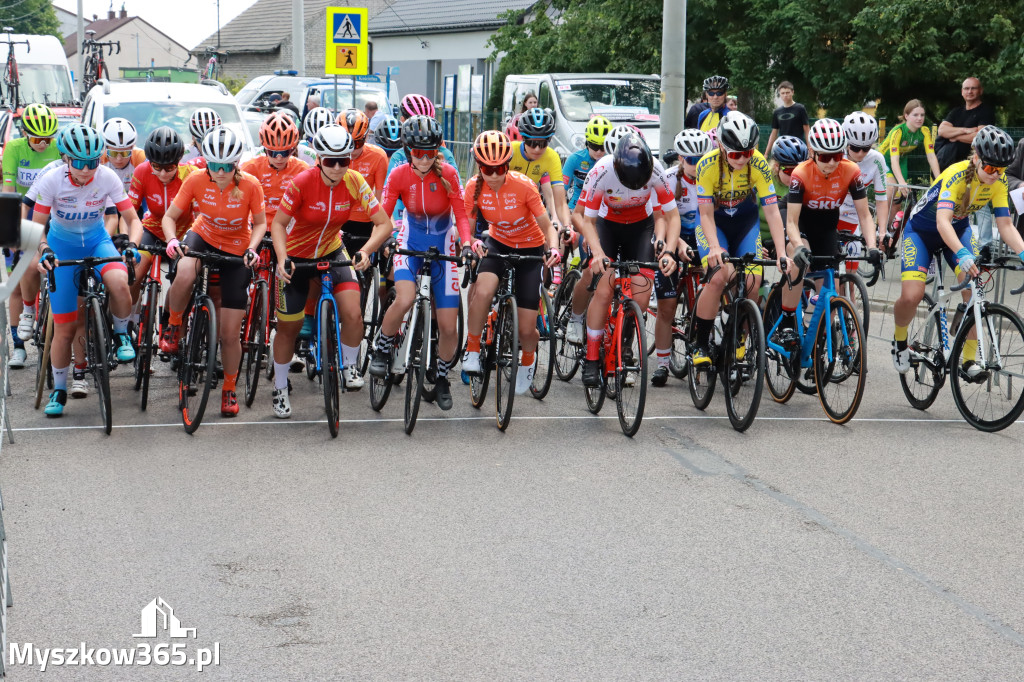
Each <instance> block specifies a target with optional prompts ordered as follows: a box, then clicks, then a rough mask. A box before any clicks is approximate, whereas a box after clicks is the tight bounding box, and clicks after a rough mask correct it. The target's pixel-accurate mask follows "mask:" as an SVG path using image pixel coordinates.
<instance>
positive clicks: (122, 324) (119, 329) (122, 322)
mask: <svg viewBox="0 0 1024 682" xmlns="http://www.w3.org/2000/svg"><path fill="white" fill-rule="evenodd" d="M110 317H111V318H113V320H114V333H115V334H125V333H127V332H128V318H127V317H118V316H117V315H115V314H114V313H110Z"/></svg>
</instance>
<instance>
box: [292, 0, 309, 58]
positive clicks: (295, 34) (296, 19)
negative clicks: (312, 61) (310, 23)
mask: <svg viewBox="0 0 1024 682" xmlns="http://www.w3.org/2000/svg"><path fill="white" fill-rule="evenodd" d="M302 4H303V2H302V0H292V68H293V69H295V70H296V71H298V72H299V75H300V76H305V75H306V30H305V26H304V21H305V19H304V17H303V15H302Z"/></svg>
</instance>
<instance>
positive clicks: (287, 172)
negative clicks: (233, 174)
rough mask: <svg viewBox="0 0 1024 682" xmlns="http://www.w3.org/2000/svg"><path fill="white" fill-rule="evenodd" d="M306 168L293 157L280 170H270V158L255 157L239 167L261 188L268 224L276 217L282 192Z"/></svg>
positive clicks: (304, 164) (303, 163)
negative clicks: (265, 203)
mask: <svg viewBox="0 0 1024 682" xmlns="http://www.w3.org/2000/svg"><path fill="white" fill-rule="evenodd" d="M308 168H309V166H307V165H306V162H305V161H300V160H299V159H297V158H295V157H294V156H290V157H288V163H287V164H285V167H284V168H282V169H281V170H276V169H274V168H271V166H270V158H269V157H266V156H257V157H256V158H255V159H250V160H248V161H246V162H245V163H243V164H242V165H241V166H240V169H241V170H242V172H243V173H249V174H250V175H252V176H253V177H255V178H256V179H257V180H259V182H260V185H262V186H263V197H264V199H265V200H266V202H267V223H268V224H269V223H271V222H273V220H274V216H275V215H277V206H278V204H280V203H281V197H283V196H284V191H285V190H286V189H287V188H288V185H289V184H290V183H291V181H292V178H294V177H295V176H296V175H298V174H299V173H301V172H303V171H304V170H307V169H308Z"/></svg>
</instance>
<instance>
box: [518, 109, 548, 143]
mask: <svg viewBox="0 0 1024 682" xmlns="http://www.w3.org/2000/svg"><path fill="white" fill-rule="evenodd" d="M519 134H520V135H522V136H523V137H524V138H526V139H536V138H539V139H542V140H546V139H548V138H549V137H551V136H552V135H554V134H555V117H554V115H552V113H551V112H550V111H548V110H547V109H541V108H540V107H534V108H533V109H530V110H528V111H524V112H523V114H522V116H520V117H519Z"/></svg>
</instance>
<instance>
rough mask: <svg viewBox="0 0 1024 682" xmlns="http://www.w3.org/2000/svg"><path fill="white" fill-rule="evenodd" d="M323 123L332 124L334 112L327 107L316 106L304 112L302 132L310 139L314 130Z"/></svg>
mask: <svg viewBox="0 0 1024 682" xmlns="http://www.w3.org/2000/svg"><path fill="white" fill-rule="evenodd" d="M325 125H334V114H332V113H331V110H330V109H328V108H327V107H316V108H315V109H310V110H309V112H308V113H307V114H306V119H305V120H304V121H303V122H302V132H304V133H305V134H306V137H308V138H310V139H312V138H313V136H314V135H316V131H318V130H320V129H321V128H323V127H324V126H325Z"/></svg>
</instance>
